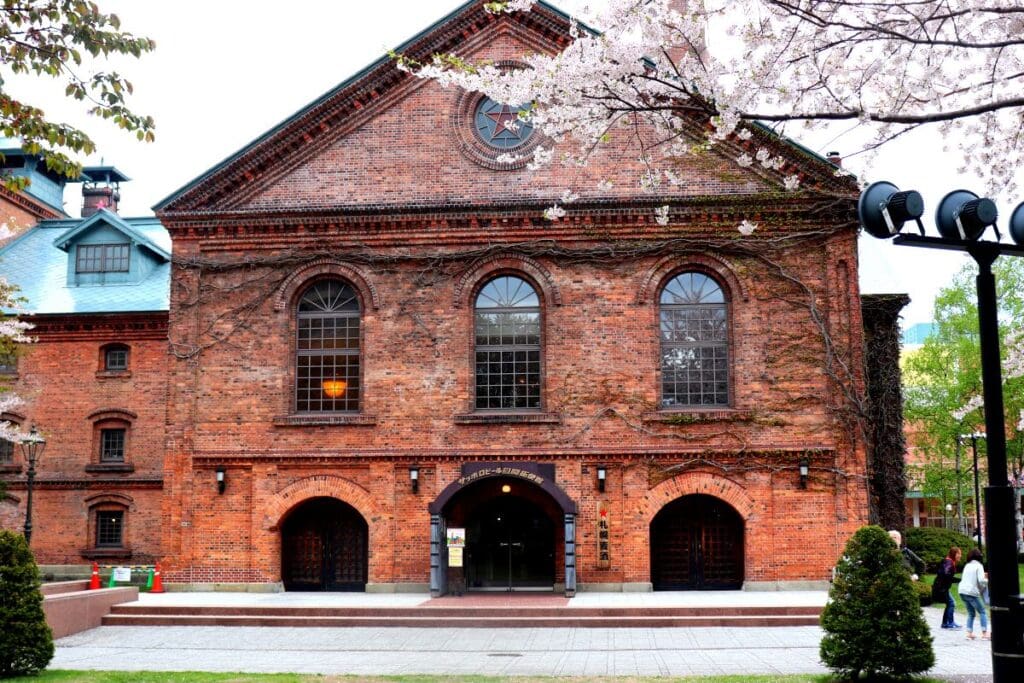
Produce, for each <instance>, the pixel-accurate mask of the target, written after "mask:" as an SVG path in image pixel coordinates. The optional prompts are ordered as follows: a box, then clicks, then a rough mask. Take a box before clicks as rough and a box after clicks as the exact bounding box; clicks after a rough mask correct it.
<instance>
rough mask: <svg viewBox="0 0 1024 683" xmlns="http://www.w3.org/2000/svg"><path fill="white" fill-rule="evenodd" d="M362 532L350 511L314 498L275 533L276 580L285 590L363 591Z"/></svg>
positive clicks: (331, 501)
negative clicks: (278, 552) (278, 578)
mask: <svg viewBox="0 0 1024 683" xmlns="http://www.w3.org/2000/svg"><path fill="white" fill-rule="evenodd" d="M367 540H368V528H367V526H366V521H365V520H364V519H363V517H362V515H360V514H359V513H358V512H357V511H356V510H355V508H353V507H352V506H350V505H347V504H345V503H342V502H341V501H340V500H335V499H333V498H314V499H313V500H311V501H309V502H307V503H304V504H303V505H301V506H300V507H299V508H298V509H297V510H295V511H294V512H292V514H291V515H289V517H288V519H287V520H285V523H284V525H283V526H282V528H281V580H282V581H283V582H284V587H285V590H290V591H361V590H366V578H367V574H368V572H367V564H368V552H367Z"/></svg>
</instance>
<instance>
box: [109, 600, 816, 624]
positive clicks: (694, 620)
mask: <svg viewBox="0 0 1024 683" xmlns="http://www.w3.org/2000/svg"><path fill="white" fill-rule="evenodd" d="M432 602H434V601H427V602H425V603H424V604H423V605H420V606H415V607H313V606H270V607H268V606H214V605H202V606H199V605H195V606H188V605H177V606H172V605H144V604H140V603H128V604H122V605H115V606H114V607H113V608H111V611H110V613H109V614H108V615H106V616H105V617H103V625H105V626H288V627H301V626H319V627H356V626H358V627H384V626H392V627H397V626H405V627H420V628H651V627H708V626H734V627H735V626H740V627H742V626H816V625H817V624H818V619H819V616H820V614H821V607H808V606H790V607H786V606H779V607H751V606H734V607H568V606H547V607H545V606H522V607H517V606H509V605H500V606H498V605H467V606H465V607H458V606H451V603H450V602H444V603H442V604H438V605H432V604H431V603H432ZM437 602H439V603H440V602H441V601H437Z"/></svg>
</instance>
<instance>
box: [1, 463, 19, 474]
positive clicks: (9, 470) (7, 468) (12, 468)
mask: <svg viewBox="0 0 1024 683" xmlns="http://www.w3.org/2000/svg"><path fill="white" fill-rule="evenodd" d="M20 472H21V465H18V464H13V465H12V464H10V463H7V464H3V465H0V474H19V473H20Z"/></svg>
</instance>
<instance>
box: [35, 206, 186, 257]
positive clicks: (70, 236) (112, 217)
mask: <svg viewBox="0 0 1024 683" xmlns="http://www.w3.org/2000/svg"><path fill="white" fill-rule="evenodd" d="M99 223H103V224H104V225H109V226H110V227H112V228H114V229H115V230H117V231H118V232H120V233H121V234H123V235H124V236H125V237H127V238H128V239H130V240H132V241H133V242H136V243H137V244H139V245H140V246H143V247H146V248H147V249H149V250H150V251H151V252H153V253H154V254H155V255H156V256H157V257H158V258H159V259H160V260H161V261H170V260H171V249H170V244H169V243H168V244H167V247H166V248H164V247H163V246H161V245H160V244H158V243H156V242H155V241H154V240H153V239H152V238H151V237H150V236H149V235H147V234H146V233H144V232H142V231H139V230H136V229H135V228H133V227H132V226H131V225H130V224H129V223H128V222H127V221H125V219H123V218H121V217H120V216H118V215H117V214H116V213H113V212H111V211H107V210H106V209H100V210H99V211H97V212H96V213H94V214H93V215H92V216H90V217H89V218H86V219H85V220H83V221H81V222H79V223H78V224H77V225H75V226H74V227H73V228H71V229H70V230H68V231H66V232H64V233H62V234H60V235H58V236H57V238H56V239H54V240H53V246H55V247H57V248H58V249H60V250H61V251H64V252H66V251H68V249H69V247H70V245H71V243H72V242H73V241H74V239H75V237H77V236H78V235H81V234H83V233H86V232H88V231H89V230H91V229H92V228H93V227H95V226H96V225H97V224H99ZM161 227H162V226H161ZM164 232H165V233H166V232H167V231H166V230H165V231H164Z"/></svg>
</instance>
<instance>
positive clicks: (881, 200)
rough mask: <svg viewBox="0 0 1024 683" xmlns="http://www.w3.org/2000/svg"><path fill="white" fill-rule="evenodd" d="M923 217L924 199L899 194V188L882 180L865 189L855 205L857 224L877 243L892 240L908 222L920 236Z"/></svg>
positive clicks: (913, 194) (909, 192)
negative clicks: (876, 240) (911, 222)
mask: <svg viewBox="0 0 1024 683" xmlns="http://www.w3.org/2000/svg"><path fill="white" fill-rule="evenodd" d="M923 215H924V199H922V198H921V193H920V192H918V191H917V190H906V191H905V192H901V191H900V188H898V187H896V186H895V185H893V184H892V183H889V182H886V181H884V180H882V181H879V182H877V183H871V184H870V185H868V188H867V189H866V190H864V192H862V193H861V195H860V201H859V202H857V217H858V218H859V219H860V224H861V225H863V226H864V229H865V230H867V231H868V233H870V234H871V235H872V236H874V237H878V238H880V239H888V238H890V237H894V236H895V235H896V234H897V233H898V232H899V231H900V230H902V229H903V224H904V223H906V222H907V221H914V222H915V223H917V229H918V230H919V231H920V232H921V234H922V235H923V234H924V226H923V225H921V216H923Z"/></svg>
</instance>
